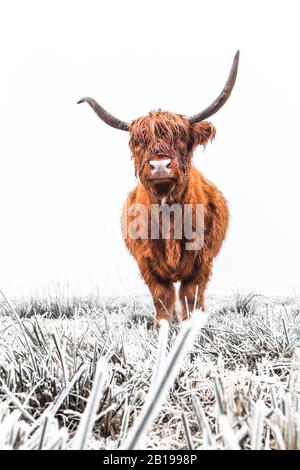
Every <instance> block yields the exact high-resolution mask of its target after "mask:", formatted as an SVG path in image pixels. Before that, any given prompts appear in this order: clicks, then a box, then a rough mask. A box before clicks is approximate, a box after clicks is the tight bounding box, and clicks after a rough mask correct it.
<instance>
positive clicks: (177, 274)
mask: <svg viewBox="0 0 300 470" xmlns="http://www.w3.org/2000/svg"><path fill="white" fill-rule="evenodd" d="M238 62H239V51H238V52H237V53H236V55H235V58H234V61H233V64H232V67H231V70H230V74H229V77H228V79H227V82H226V84H225V87H224V88H223V90H222V92H221V94H220V95H219V96H218V97H217V99H216V100H215V101H214V102H213V103H212V104H211V105H210V106H208V107H207V108H206V109H204V110H203V111H202V112H200V113H198V114H196V115H194V116H192V117H187V116H184V115H181V114H173V113H170V112H168V111H162V110H158V111H152V112H150V113H149V114H148V115H147V116H144V117H140V118H138V119H135V120H134V121H132V122H129V123H128V122H124V121H121V120H119V119H117V118H116V117H114V116H112V115H111V114H110V113H108V112H107V111H105V110H104V109H103V108H102V107H101V106H100V105H99V104H98V103H97V102H96V101H95V100H94V99H92V98H83V99H81V100H80V101H79V103H82V102H87V103H88V104H89V105H90V106H91V107H92V108H93V110H94V111H95V112H96V114H97V115H98V116H99V117H100V118H101V119H102V120H103V121H104V122H105V123H106V124H108V125H110V126H112V127H114V128H116V129H120V130H124V131H128V132H129V133H130V140H129V146H130V149H131V152H132V156H133V159H134V166H135V172H136V176H137V177H138V178H139V184H138V186H137V187H136V188H135V189H133V191H131V192H130V193H129V196H128V199H127V201H126V204H125V206H124V209H123V215H122V230H123V235H124V239H125V243H126V245H127V248H128V249H129V251H130V253H131V254H132V255H133V257H134V258H135V260H136V261H137V263H138V266H139V269H140V272H141V275H142V277H143V279H144V281H145V283H146V284H147V286H148V288H149V290H150V292H151V295H152V298H153V302H154V305H155V308H156V319H157V320H158V321H159V320H160V319H163V318H164V319H171V318H172V317H173V316H174V315H175V314H176V313H178V312H176V311H175V310H176V291H175V287H174V283H176V282H178V281H179V282H180V287H179V300H180V304H181V314H182V319H186V318H187V317H188V316H189V314H190V313H191V312H192V311H193V310H194V308H195V307H196V308H201V309H203V310H204V308H205V304H204V294H205V290H206V287H207V284H208V281H209V279H210V276H211V271H212V264H213V260H214V258H215V257H216V256H217V254H218V253H219V250H220V248H221V245H222V243H223V240H224V238H225V235H226V231H227V227H228V218H229V213H228V207H227V202H226V199H225V198H224V196H223V195H222V193H221V192H220V191H219V189H218V188H217V187H216V186H215V185H214V184H213V183H211V182H210V181H208V180H207V179H206V178H205V177H204V176H203V175H202V174H201V173H200V172H199V171H198V170H197V169H196V168H195V167H194V166H193V164H192V156H193V152H194V150H195V148H196V147H197V146H198V145H201V146H204V147H205V146H206V144H207V143H208V142H209V141H211V140H212V139H214V137H215V133H216V131H215V128H214V126H213V124H211V123H210V122H207V121H206V120H205V119H207V118H209V117H210V116H212V115H213V114H215V113H216V112H217V111H218V110H219V109H220V108H221V107H222V106H223V105H224V104H225V102H226V101H227V100H228V98H229V96H230V94H231V91H232V89H233V87H234V84H235V80H236V76H237V71H238ZM174 204H175V205H176V207H178V206H179V207H181V208H182V210H184V208H185V206H189V207H192V211H191V219H192V222H191V223H192V227H193V230H194V231H195V233H197V230H196V229H197V227H196V225H197V224H196V206H201V207H203V219H202V229H203V231H204V237H203V243H202V244H201V247H200V248H198V249H187V248H186V243H187V241H188V240H187V239H186V237H185V234H184V233H183V235H182V237H181V238H180V237H176V236H175V234H174V226H175V222H176V220H175V219H176V214H175V212H174V213H173V212H172V211H171V213H170V218H169V220H170V227H169V231H168V236H164V237H163V236H161V237H154V238H153V237H151V233H150V232H151V230H150V228H153V220H152V221H151V220H150V219H151V215H152V218H153V214H152V210H151V208H152V206H153V205H156V206H157V205H158V207H161V208H163V207H166V208H170V207H172V206H174ZM132 207H138V208H139V207H142V208H145V211H146V212H145V214H146V216H147V217H146V218H145V217H144V218H143V217H142V218H141V217H139V219H138V220H139V223H138V224H136V226H135V228H136V229H137V231H138V230H142V229H143V230H142V231H143V233H144V235H145V226H144V227H141V225H143V221H144V225H145V224H146V236H134V237H133V236H130V234H129V227H130V224H132V222H133V221H134V220H135V218H136V217H137V214H136V213H135V214H133V212H134V211H133V212H132V211H131V212H130V210H128V208H129V209H130V208H132ZM140 215H141V214H140ZM182 220H183V219H182V218H181V219H180V224H182V223H183V222H182ZM156 225H157V227H158V228H159V234H160V235H162V221H161V213H160V211H159V212H158V215H156ZM198 228H199V227H198ZM138 233H139V232H138ZM140 233H141V232H140ZM195 236H196V235H195Z"/></svg>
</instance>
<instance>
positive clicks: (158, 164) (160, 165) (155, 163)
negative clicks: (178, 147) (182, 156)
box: [149, 158, 171, 175]
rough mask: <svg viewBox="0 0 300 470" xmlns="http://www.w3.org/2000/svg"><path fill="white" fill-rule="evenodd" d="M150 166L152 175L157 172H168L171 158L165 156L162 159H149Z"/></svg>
mask: <svg viewBox="0 0 300 470" xmlns="http://www.w3.org/2000/svg"><path fill="white" fill-rule="evenodd" d="M149 163H150V166H151V168H152V171H151V173H152V175H155V174H158V173H165V174H167V173H170V171H171V170H170V166H171V159H170V158H166V159H163V160H150V162H149Z"/></svg>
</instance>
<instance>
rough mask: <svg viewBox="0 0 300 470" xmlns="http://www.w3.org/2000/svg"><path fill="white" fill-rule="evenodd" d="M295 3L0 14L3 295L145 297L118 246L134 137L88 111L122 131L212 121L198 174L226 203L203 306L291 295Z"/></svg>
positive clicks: (295, 201) (23, 5) (102, 6)
mask: <svg viewBox="0 0 300 470" xmlns="http://www.w3.org/2000/svg"><path fill="white" fill-rule="evenodd" d="M299 6H300V4H299V1H298V0H295V1H292V0H287V1H274V0H272V1H267V0H264V1H253V0H252V1H240V0H239V1H233V0H232V1H230V0H226V1H222V0H220V1H217V0H215V1H214V0H210V1H207V0H205V1H203V0H185V1H182V0H181V1H177V0H163V1H162V0H160V1H158V0H152V1H147V2H146V1H141V0H140V1H134V0H126V1H116V0H115V1H114V0H106V1H100V0H99V1H89V0H84V1H83V0H82V1H74V0H72V1H67V0H64V1H56V0H52V1H43V2H41V1H32V0H27V1H26V2H25V1H14V0H11V1H9V2H1V6H0V51H1V62H0V67H1V74H0V126H1V127H0V129H1V138H0V157H1V166H0V168H1V174H0V176H1V185H0V210H1V212H0V217H1V219H0V220H1V230H0V287H1V288H2V289H3V290H4V291H5V292H7V293H8V294H9V295H12V294H15V293H29V292H31V293H33V294H34V292H37V291H39V290H40V289H42V290H43V289H46V288H48V287H49V286H50V287H51V286H55V285H56V283H58V282H59V283H62V284H65V283H67V284H69V285H70V288H71V289H72V290H74V291H76V290H77V292H79V293H80V292H85V291H87V290H89V289H90V288H92V287H93V286H94V287H95V286H97V288H98V289H99V291H100V292H102V293H104V294H111V293H113V292H117V293H120V294H126V293H130V294H133V293H135V292H146V289H145V287H144V285H143V282H142V281H141V280H140V279H139V275H138V269H137V266H136V264H135V261H134V260H133V259H131V258H130V256H129V254H128V253H127V251H126V249H125V246H124V244H123V240H122V237H121V231H120V222H119V221H120V213H121V207H122V204H123V201H124V199H125V197H126V194H127V193H128V192H129V191H130V190H131V189H132V188H133V187H134V185H135V184H136V182H135V177H134V171H133V164H132V161H131V159H130V152H129V148H128V145H127V143H128V135H127V134H126V133H125V132H120V131H117V130H115V129H112V128H110V127H108V126H106V125H105V124H104V123H102V122H101V121H100V120H99V119H98V118H97V117H96V116H95V115H94V113H93V112H92V110H91V109H90V108H89V107H88V105H80V106H77V105H76V101H77V100H78V99H80V98H81V97H83V96H92V97H94V98H96V99H97V100H98V101H99V102H100V103H101V104H102V105H103V106H104V107H106V108H107V109H108V110H109V111H110V112H111V113H113V114H116V115H117V116H118V117H119V118H121V119H124V120H130V119H133V118H136V117H138V116H140V115H143V114H146V113H147V112H148V111H150V110H151V109H155V108H164V109H167V110H170V111H173V112H179V113H184V114H194V113H196V112H198V111H200V110H201V109H202V108H204V107H205V106H207V105H208V104H209V103H210V102H211V101H212V100H213V99H214V98H215V97H216V95H217V94H218V93H219V91H220V90H221V88H222V86H223V84H224V83H225V80H226V78H227V74H228V71H229V69H230V66H231V62H232V59H233V56H234V53H235V51H236V49H238V48H239V49H240V50H241V59H240V71H239V75H238V79H237V83H236V87H235V89H234V91H233V93H232V96H231V98H230V100H229V101H228V103H227V104H226V105H225V107H224V108H223V109H222V110H221V111H220V112H219V113H218V114H217V115H215V116H213V117H212V118H211V120H212V122H213V123H214V124H215V126H216V128H217V137H216V140H215V142H214V143H213V144H212V145H209V146H208V147H207V149H206V151H205V152H202V151H201V150H198V151H197V152H196V154H195V158H194V162H195V165H196V166H197V168H199V169H200V170H201V171H203V172H204V174H205V175H206V176H207V177H208V178H210V179H211V180H212V181H213V182H214V183H216V184H217V185H218V186H219V188H220V189H221V190H222V191H223V193H224V194H225V196H226V198H227V199H228V201H229V204H230V211H231V225H230V230H229V232H228V236H227V240H226V242H225V244H224V246H223V249H222V251H221V254H220V255H219V258H218V260H217V262H216V264H215V268H214V274H213V279H212V281H211V283H210V287H209V291H210V292H212V293H232V292H233V291H235V290H237V289H239V290H242V291H244V292H248V291H250V290H253V289H254V290H256V291H258V292H261V293H273V294H295V293H297V294H300V288H299V269H300V254H299V239H300V223H299V200H300V186H299V176H300V175H299V170H300V163H299V161H300V155H299V110H300V94H299V83H300V66H299V60H300V54H299V47H300V46H299V45H300V37H299V36H300V33H299Z"/></svg>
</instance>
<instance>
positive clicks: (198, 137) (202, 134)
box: [191, 121, 216, 147]
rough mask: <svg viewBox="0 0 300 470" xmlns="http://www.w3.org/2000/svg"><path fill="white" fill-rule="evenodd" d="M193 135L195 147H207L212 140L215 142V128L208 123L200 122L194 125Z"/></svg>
mask: <svg viewBox="0 0 300 470" xmlns="http://www.w3.org/2000/svg"><path fill="white" fill-rule="evenodd" d="M191 127H192V135H193V141H194V146H195V147H196V146H197V145H204V146H205V145H206V144H207V143H208V142H209V141H210V140H213V139H214V138H215V135H216V128H215V126H214V125H213V124H212V123H211V122H208V121H200V122H196V123H195V124H192V126H191Z"/></svg>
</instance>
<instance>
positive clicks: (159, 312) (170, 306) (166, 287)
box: [142, 269, 176, 321]
mask: <svg viewBox="0 0 300 470" xmlns="http://www.w3.org/2000/svg"><path fill="white" fill-rule="evenodd" d="M142 276H143V278H144V281H145V282H146V284H147V286H148V288H149V290H150V292H151V295H152V298H153V303H154V306H155V309H156V320H157V321H159V320H162V319H166V320H171V319H172V318H173V315H174V312H175V300H176V296H175V288H174V284H173V283H172V282H170V281H162V280H160V279H158V278H157V277H156V276H155V274H153V273H151V272H149V271H148V270H147V269H146V270H145V271H144V272H142Z"/></svg>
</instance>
